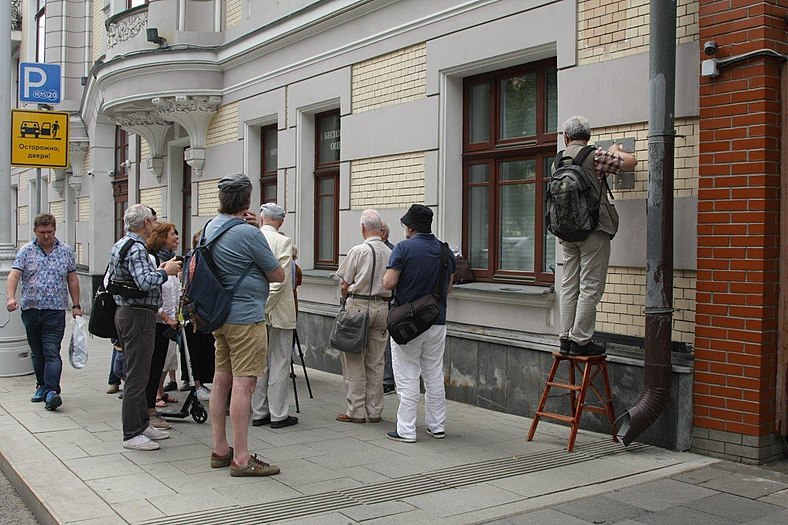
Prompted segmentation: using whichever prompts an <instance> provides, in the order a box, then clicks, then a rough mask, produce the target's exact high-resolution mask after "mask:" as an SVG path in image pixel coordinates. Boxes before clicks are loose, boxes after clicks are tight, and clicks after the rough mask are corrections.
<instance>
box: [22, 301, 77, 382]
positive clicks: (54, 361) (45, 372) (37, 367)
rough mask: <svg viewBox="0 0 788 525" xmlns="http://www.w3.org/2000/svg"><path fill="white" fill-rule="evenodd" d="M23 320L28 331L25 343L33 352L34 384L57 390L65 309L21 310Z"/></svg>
mask: <svg viewBox="0 0 788 525" xmlns="http://www.w3.org/2000/svg"><path fill="white" fill-rule="evenodd" d="M22 322H23V323H24V325H25V331H26V332H27V344H29V345H30V350H31V352H32V358H33V371H35V373H36V388H39V387H44V389H45V390H46V391H47V392H49V391H50V390H54V391H55V392H57V393H58V394H59V393H60V373H61V372H62V370H63V361H62V360H61V359H60V345H61V343H62V342H63V334H64V333H65V331H66V312H65V311H64V310H35V309H30V310H22Z"/></svg>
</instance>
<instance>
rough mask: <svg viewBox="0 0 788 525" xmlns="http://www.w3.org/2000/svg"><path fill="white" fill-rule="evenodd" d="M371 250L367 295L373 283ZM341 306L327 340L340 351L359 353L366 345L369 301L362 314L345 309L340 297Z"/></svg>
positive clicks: (375, 264)
mask: <svg viewBox="0 0 788 525" xmlns="http://www.w3.org/2000/svg"><path fill="white" fill-rule="evenodd" d="M369 249H370V250H372V279H371V280H370V281H369V295H370V297H371V296H372V286H373V285H374V284H375V267H376V266H377V263H376V262H375V248H373V247H372V246H371V245H370V247H369ZM341 304H342V307H341V308H340V309H339V312H337V318H336V320H335V321H334V327H333V328H332V329H331V335H330V336H329V341H330V342H331V346H332V347H334V348H336V349H337V350H339V351H341V352H347V353H349V354H360V353H361V351H362V350H363V349H364V348H366V347H367V333H368V331H369V301H367V313H365V314H364V315H353V314H352V313H351V312H348V311H347V310H346V309H345V299H342V303H341Z"/></svg>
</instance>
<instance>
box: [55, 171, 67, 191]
mask: <svg viewBox="0 0 788 525" xmlns="http://www.w3.org/2000/svg"><path fill="white" fill-rule="evenodd" d="M52 173H53V177H52V187H53V188H55V191H56V192H57V193H58V195H60V196H61V197H62V196H63V189H64V188H65V186H66V170H61V169H53V170H52Z"/></svg>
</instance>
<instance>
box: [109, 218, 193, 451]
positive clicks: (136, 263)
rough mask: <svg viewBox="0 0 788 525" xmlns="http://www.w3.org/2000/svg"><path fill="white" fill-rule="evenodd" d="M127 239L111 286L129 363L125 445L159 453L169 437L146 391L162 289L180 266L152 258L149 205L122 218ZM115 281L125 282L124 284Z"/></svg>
mask: <svg viewBox="0 0 788 525" xmlns="http://www.w3.org/2000/svg"><path fill="white" fill-rule="evenodd" d="M123 222H124V224H125V226H126V235H125V236H124V237H123V238H122V239H120V240H119V241H118V242H116V243H115V245H114V246H113V247H112V255H111V256H110V263H109V269H108V274H109V279H108V282H109V285H110V291H111V292H112V293H113V297H114V298H115V302H116V303H117V305H118V310H117V312H116V313H115V328H116V330H117V332H118V346H120V347H121V348H123V351H124V352H125V354H124V357H125V359H126V386H125V387H124V389H123V405H122V406H121V420H122V423H123V447H124V448H128V449H132V450H156V449H158V448H159V444H158V443H155V442H154V440H160V439H167V438H168V437H169V434H168V433H167V432H164V431H163V430H159V429H157V428H154V427H152V426H151V425H150V420H149V411H148V404H147V402H146V400H145V389H146V387H147V385H148V377H149V375H150V363H151V358H152V356H153V347H154V344H153V343H154V339H155V337H156V313H157V312H158V311H159V308H161V305H162V301H161V285H162V284H163V283H164V282H165V281H166V280H167V277H168V276H170V275H177V274H178V272H179V271H180V270H181V262H180V261H178V260H176V259H174V258H173V259H170V260H169V261H167V262H166V263H163V264H162V265H161V266H159V268H158V269H157V268H156V266H155V265H154V264H153V263H152V262H151V259H150V258H149V257H148V251H147V250H146V248H145V240H146V239H147V238H148V237H150V234H151V232H152V230H153V223H154V219H153V213H152V212H151V209H150V208H149V207H148V206H145V205H143V204H135V205H133V206H131V207H129V209H128V210H126V213H125V214H124V215H123ZM113 283H121V284H120V285H117V284H113Z"/></svg>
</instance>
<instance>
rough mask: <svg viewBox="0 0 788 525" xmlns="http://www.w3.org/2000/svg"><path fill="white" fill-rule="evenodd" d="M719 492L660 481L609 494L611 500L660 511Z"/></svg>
mask: <svg viewBox="0 0 788 525" xmlns="http://www.w3.org/2000/svg"><path fill="white" fill-rule="evenodd" d="M717 494H718V492H716V491H714V490H711V489H707V488H703V487H700V486H697V485H691V484H689V483H684V482H681V481H676V480H674V479H660V480H657V481H652V482H650V483H645V484H643V485H638V486H635V487H630V488H625V489H621V490H617V491H614V492H611V493H609V494H607V497H609V498H610V499H613V500H616V501H620V502H622V503H626V504H628V505H632V506H635V507H640V508H642V509H645V510H649V511H660V510H665V509H669V508H671V507H677V506H679V505H685V504H687V503H691V502H693V501H697V500H700V499H704V498H708V497H710V496H715V495H717Z"/></svg>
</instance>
